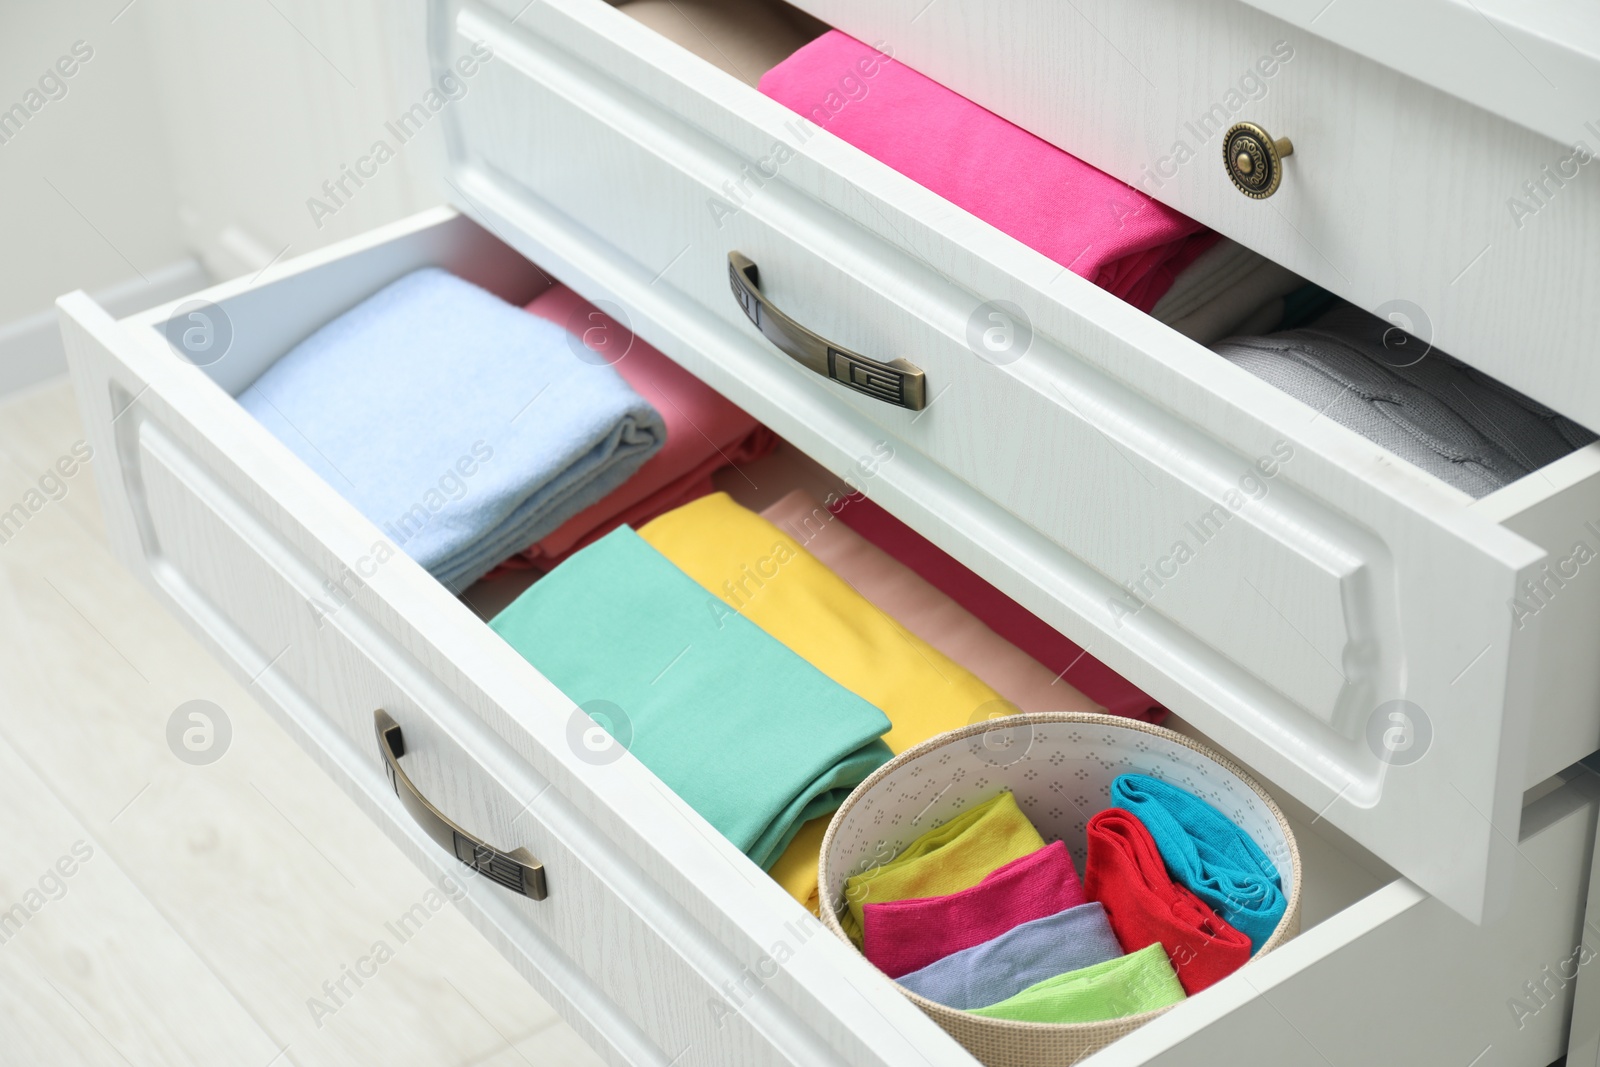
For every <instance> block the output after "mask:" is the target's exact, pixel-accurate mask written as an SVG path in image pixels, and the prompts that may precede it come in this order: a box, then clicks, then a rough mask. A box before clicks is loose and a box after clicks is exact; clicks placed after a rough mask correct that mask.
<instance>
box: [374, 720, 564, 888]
mask: <svg viewBox="0 0 1600 1067" xmlns="http://www.w3.org/2000/svg"><path fill="white" fill-rule="evenodd" d="M373 717H374V719H376V726H377V731H378V751H379V752H381V753H383V761H384V764H385V766H386V767H387V769H388V771H389V782H390V783H391V784H392V785H393V786H394V792H395V796H397V797H399V798H400V804H401V806H402V807H404V808H405V809H406V811H407V813H409V814H410V816H411V817H412V818H413V819H415V820H417V822H418V824H419V825H421V827H422V829H423V830H424V831H425V832H426V833H427V835H428V836H429V837H431V838H433V839H434V840H435V841H437V842H438V843H439V844H440V845H441V846H443V847H444V849H445V850H446V851H448V852H449V853H450V854H451V855H453V856H455V858H456V859H458V860H460V861H461V862H462V863H465V864H466V865H467V866H468V867H471V868H472V869H473V870H475V871H477V872H478V873H479V874H481V875H483V876H484V877H486V878H488V879H489V880H490V881H491V882H495V883H497V884H499V885H503V886H505V887H506V888H507V889H509V890H511V891H512V892H513V893H521V894H522V895H523V896H525V897H529V898H531V899H533V900H543V899H544V898H545V895H546V894H545V888H544V864H542V863H540V862H539V861H538V860H536V859H534V857H533V853H531V852H529V851H528V850H527V849H525V848H518V849H513V850H512V851H510V852H502V851H501V850H500V849H498V848H495V847H494V846H493V845H491V844H489V843H488V842H486V841H484V840H482V839H481V838H477V837H474V836H472V835H471V834H469V833H467V832H466V831H465V830H463V829H462V828H461V827H459V826H457V825H456V824H455V823H453V822H451V821H450V820H449V819H448V818H446V817H445V815H444V813H443V812H442V811H440V810H439V809H438V808H436V807H434V806H433V805H432V804H431V803H429V801H428V798H427V797H425V796H423V795H422V792H421V791H420V790H419V789H418V788H417V787H416V785H415V784H413V783H412V781H411V778H410V776H408V775H407V774H406V772H405V770H404V769H403V768H402V767H401V766H400V757H401V756H404V755H405V754H406V741H405V736H404V735H403V734H402V733H401V732H400V724H399V723H397V722H395V721H394V719H393V718H392V717H391V716H390V715H389V713H388V712H386V711H384V710H383V709H382V708H379V709H378V710H377V712H376V713H375V714H374V716H373Z"/></svg>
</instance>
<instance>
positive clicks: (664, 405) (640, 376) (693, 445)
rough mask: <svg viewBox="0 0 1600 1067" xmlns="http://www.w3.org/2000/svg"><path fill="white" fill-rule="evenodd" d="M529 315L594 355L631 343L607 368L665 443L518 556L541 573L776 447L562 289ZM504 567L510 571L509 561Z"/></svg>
mask: <svg viewBox="0 0 1600 1067" xmlns="http://www.w3.org/2000/svg"><path fill="white" fill-rule="evenodd" d="M528 310H529V311H531V312H532V313H533V314H535V315H537V316H539V317H540V318H542V319H547V320H549V321H550V322H553V323H555V324H557V325H558V326H562V327H565V328H566V329H567V330H569V331H571V332H573V333H575V334H577V335H579V336H584V335H585V334H588V335H589V336H591V337H593V338H599V339H602V341H601V343H600V344H595V345H590V347H591V348H594V349H595V350H596V351H601V352H604V351H605V350H606V346H607V345H613V346H615V345H617V338H619V337H620V338H628V339H631V342H632V343H631V344H629V345H627V346H626V347H625V348H624V355H623V356H622V358H621V359H620V360H618V361H617V362H616V363H614V364H613V366H615V367H616V369H617V373H619V374H621V375H622V377H623V378H624V379H626V381H627V383H628V384H629V385H631V386H633V388H634V391H635V392H637V393H638V394H639V395H640V396H642V397H644V399H645V400H646V401H647V402H648V403H649V404H650V406H651V407H653V408H655V409H656V410H657V411H658V412H660V413H661V417H662V419H663V420H665V422H666V424H667V443H666V444H665V445H663V446H662V448H661V451H660V452H658V453H656V454H655V456H654V457H652V458H651V459H650V461H649V462H648V463H646V464H645V465H644V466H642V467H640V468H639V470H638V471H637V472H636V473H635V474H634V475H633V477H631V478H629V479H628V480H627V481H626V482H624V483H623V484H622V486H621V487H620V488H618V489H617V490H616V491H615V492H613V493H611V494H610V495H609V496H607V497H606V498H605V499H604V500H602V501H600V502H599V503H597V504H595V505H594V506H592V507H590V508H587V509H586V510H584V511H580V512H579V513H578V514H576V515H574V516H573V517H572V518H571V519H568V520H567V521H566V522H565V523H563V524H562V525H561V526H560V527H558V528H557V529H556V530H555V532H554V533H552V534H550V535H549V536H548V537H546V538H544V539H543V540H542V541H540V542H539V543H538V544H536V545H533V546H531V547H529V548H527V549H525V550H524V551H523V552H522V553H521V558H523V559H526V560H528V561H530V562H532V563H533V564H534V565H535V566H537V567H538V568H539V569H540V570H549V569H550V568H551V567H553V566H555V565H556V564H557V563H560V562H561V561H562V560H563V559H565V558H566V557H567V556H569V555H571V554H572V553H573V552H576V551H577V550H578V549H580V548H582V547H584V546H585V545H587V544H589V543H590V542H592V541H596V540H598V539H599V538H601V537H604V536H605V535H606V534H608V533H610V532H611V531H612V530H615V529H616V528H617V527H618V526H622V525H624V524H626V525H628V526H633V527H639V526H642V525H644V524H645V523H647V522H649V521H650V520H651V519H653V518H655V517H656V516H658V515H662V514H664V513H666V512H668V511H671V510H672V509H673V508H676V507H679V506H680V505H683V504H687V503H689V501H691V500H697V499H699V498H700V497H703V496H706V495H707V494H709V493H711V492H712V485H711V475H712V474H713V473H714V472H716V471H719V470H721V469H722V468H723V467H729V466H734V465H736V464H740V463H749V462H750V461H752V460H755V459H759V458H761V457H762V456H764V455H766V454H767V453H768V452H770V451H772V448H773V446H774V445H776V444H777V440H778V439H777V436H776V435H775V434H774V433H773V432H772V431H771V430H769V429H767V428H766V427H765V426H762V425H761V424H760V423H758V422H756V420H755V419H753V418H751V417H750V416H749V415H746V414H745V413H744V412H743V411H741V410H740V409H739V408H738V407H736V406H735V405H734V404H733V403H732V402H731V401H729V400H727V399H726V398H725V397H723V396H722V395H721V394H720V393H718V392H717V391H716V390H715V389H712V388H711V387H710V386H709V385H706V384H705V383H704V382H702V381H701V380H700V379H698V378H696V377H695V376H694V375H692V374H690V373H689V372H688V371H686V370H684V369H683V368H682V367H680V366H678V365H677V364H676V363H674V362H673V361H672V360H670V359H668V358H667V357H666V356H664V355H662V354H661V353H660V352H658V351H657V350H656V349H654V348H652V347H650V346H649V345H647V344H645V343H644V342H643V341H642V340H640V339H639V338H638V337H635V336H633V335H632V334H631V333H629V332H628V331H627V330H625V329H623V327H621V326H619V325H618V324H617V323H616V321H615V320H613V319H611V318H609V317H608V316H606V315H605V314H604V313H602V312H601V311H600V310H599V309H598V308H596V307H595V306H594V305H593V304H591V303H589V302H588V301H587V300H585V299H584V298H583V297H581V296H579V295H578V294H577V293H575V292H573V291H572V290H571V289H568V288H567V287H566V286H564V285H556V286H555V287H554V288H552V289H547V290H545V291H544V292H543V293H540V294H539V296H537V297H535V298H534V300H533V302H532V303H530V304H529V305H528ZM618 347H622V346H618ZM573 358H577V357H573ZM508 562H509V565H510V566H511V567H512V568H514V569H515V568H516V562H515V560H513V561H508Z"/></svg>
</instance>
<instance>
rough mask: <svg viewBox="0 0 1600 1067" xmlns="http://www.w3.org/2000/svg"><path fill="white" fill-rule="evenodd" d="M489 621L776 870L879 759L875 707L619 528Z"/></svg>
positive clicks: (881, 726) (880, 725)
mask: <svg viewBox="0 0 1600 1067" xmlns="http://www.w3.org/2000/svg"><path fill="white" fill-rule="evenodd" d="M490 626H491V627H492V628H493V629H494V631H495V632H496V633H498V634H499V635H500V636H501V637H503V638H505V640H506V641H507V643H509V644H510V645H511V647H512V648H514V649H516V651H517V652H518V653H519V654H521V655H522V656H523V658H525V659H526V660H528V662H530V663H532V664H533V665H534V666H535V667H537V668H539V670H540V672H541V673H543V674H544V676H545V677H546V678H548V679H550V681H551V682H553V683H554V684H555V685H557V686H559V687H560V688H561V690H562V692H563V693H565V694H566V696H567V697H568V698H570V699H571V700H572V701H573V702H574V703H576V704H577V705H578V706H579V707H580V708H583V707H586V706H594V702H604V703H603V704H601V705H600V706H599V707H598V708H597V712H596V715H595V716H594V717H595V718H596V719H597V720H600V721H601V722H602V725H605V722H604V720H606V719H610V720H612V721H611V722H610V724H609V729H608V732H610V733H611V734H612V736H613V738H614V739H615V740H616V741H617V742H618V743H620V744H621V745H622V746H623V747H624V748H626V749H627V751H628V752H630V753H632V754H633V755H634V756H636V757H637V758H638V759H639V761H640V762H642V763H643V764H644V765H645V766H646V767H649V768H650V769H651V770H652V771H654V772H655V774H656V776H657V777H658V778H660V779H661V780H662V781H663V782H665V783H666V785H667V786H668V787H669V788H671V789H672V790H673V792H675V793H677V794H678V796H680V797H681V798H683V800H684V801H685V802H686V803H687V804H688V805H689V806H690V807H692V808H694V810H695V811H697V812H699V813H700V814H701V815H703V816H704V817H705V819H706V821H707V822H709V823H710V824H711V825H712V826H714V827H716V829H717V830H719V831H721V832H722V834H723V835H724V836H726V837H727V838H728V840H730V841H732V842H733V844H734V845H735V846H737V847H738V848H739V849H741V850H742V851H743V852H744V853H745V854H746V855H748V856H749V857H750V858H751V859H752V860H754V861H755V862H756V863H758V864H760V865H761V866H763V867H769V866H771V865H772V864H773V863H774V862H775V861H776V860H777V858H778V856H779V855H781V854H782V852H783V850H784V848H785V847H786V846H787V845H788V844H789V841H790V840H791V839H792V838H793V837H794V835H795V834H796V833H797V832H798V831H799V829H800V826H801V824H802V823H804V822H805V821H806V820H808V819H813V818H816V817H817V816H818V815H821V814H823V813H824V812H828V811H832V810H834V809H835V808H837V807H838V806H839V804H840V803H841V802H842V801H843V800H844V798H845V797H846V796H848V795H849V792H850V790H851V789H852V788H854V787H855V786H856V785H858V784H859V783H860V782H861V781H862V780H863V779H865V778H866V777H867V776H868V775H869V774H871V773H872V772H873V771H874V770H876V769H877V768H878V767H880V766H881V765H882V764H883V763H885V762H886V761H887V760H888V759H889V758H890V753H889V749H888V746H886V745H885V744H884V743H883V742H882V741H881V740H880V739H879V735H880V734H881V733H882V732H883V731H884V730H886V729H888V727H889V720H888V719H887V718H885V717H884V715H883V713H882V712H881V711H879V710H878V709H877V708H874V707H873V706H872V705H870V704H868V703H867V702H866V701H864V700H862V699H861V698H860V697H858V696H856V695H855V694H853V693H851V692H849V691H848V690H846V689H845V688H843V687H842V686H840V685H838V684H836V683H835V682H833V681H831V680H830V679H828V678H827V676H825V675H824V674H822V672H820V671H818V670H817V669H816V668H815V667H813V666H811V665H810V664H809V663H806V662H805V661H804V660H803V659H801V658H800V657H799V656H797V655H795V654H794V653H793V652H790V651H789V650H788V649H787V648H785V647H784V646H783V645H782V644H780V643H779V642H778V641H775V640H773V639H772V638H771V637H770V636H768V635H767V634H766V633H764V632H762V630H761V629H760V628H759V627H757V626H756V625H754V624H753V623H751V622H749V621H748V620H746V619H742V618H740V617H739V616H737V615H732V614H730V615H729V617H727V618H723V619H718V618H716V617H715V616H714V615H713V614H712V613H711V612H708V611H707V610H706V595H705V591H704V590H703V589H701V588H700V586H699V585H697V584H696V583H695V581H694V580H693V579H692V578H690V577H689V576H688V575H686V574H684V573H683V572H682V571H680V570H679V569H678V568H677V567H674V566H673V565H672V564H671V563H670V562H668V560H667V559H666V558H665V557H664V556H662V555H661V554H660V553H659V552H657V551H656V550H655V549H653V548H651V547H650V546H649V545H647V544H645V542H644V541H642V540H640V538H639V537H638V535H636V534H635V533H634V532H633V531H632V530H630V529H627V528H626V527H623V528H622V529H619V530H615V531H613V532H612V533H610V534H607V535H606V536H605V537H603V538H601V539H600V540H599V541H596V542H595V543H594V544H592V545H590V546H589V547H588V548H585V549H582V550H581V551H579V552H578V553H577V554H575V555H574V556H573V557H572V558H571V559H569V560H567V561H566V562H565V563H563V564H561V566H559V567H557V568H556V569H555V570H553V571H551V572H550V573H549V574H548V575H546V576H545V577H544V578H542V579H541V580H540V581H538V582H536V583H535V584H534V585H533V586H532V587H530V588H529V589H528V590H527V591H526V592H525V593H523V594H522V595H521V596H520V597H518V598H517V599H516V600H515V601H514V602H513V603H512V604H511V606H510V607H508V608H506V609H505V611H503V612H501V613H500V614H499V615H498V616H496V617H495V619H494V620H493V622H491V623H490Z"/></svg>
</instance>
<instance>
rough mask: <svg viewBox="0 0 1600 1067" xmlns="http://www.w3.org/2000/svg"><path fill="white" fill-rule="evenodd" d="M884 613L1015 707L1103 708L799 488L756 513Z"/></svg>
mask: <svg viewBox="0 0 1600 1067" xmlns="http://www.w3.org/2000/svg"><path fill="white" fill-rule="evenodd" d="M761 515H762V517H763V518H765V519H766V520H767V521H768V522H770V523H772V524H773V525H774V526H777V527H778V528H779V529H781V530H783V531H785V532H786V533H788V534H789V536H791V537H793V538H794V539H795V540H796V541H798V542H800V544H801V545H803V546H804V547H805V548H806V550H807V551H808V552H810V553H811V554H812V555H813V556H816V557H817V558H818V559H820V560H821V561H822V562H823V563H825V564H827V566H828V569H829V570H831V571H833V573H835V574H837V575H838V576H839V577H841V578H843V579H844V580H845V581H846V582H848V583H849V584H850V585H851V586H852V587H854V588H855V591H856V592H858V593H860V594H861V595H862V596H864V597H866V598H867V599H868V600H869V601H871V602H872V603H873V604H875V605H876V606H877V607H878V608H879V609H880V610H881V611H882V612H883V613H884V614H885V615H887V616H889V617H890V618H891V619H893V620H895V621H896V622H898V623H899V624H900V625H901V626H904V627H905V628H906V629H907V630H909V631H911V632H912V633H913V634H916V635H917V636H918V637H920V638H922V639H923V640H924V641H926V642H928V644H930V645H932V646H933V647H934V648H936V649H938V650H939V651H940V652H943V653H944V654H945V655H947V656H949V657H950V658H951V659H953V660H955V661H956V662H957V663H959V664H961V665H962V666H963V667H965V668H967V670H969V671H971V672H972V673H973V674H976V675H977V676H978V677H979V678H981V679H982V680H983V681H985V682H987V683H988V684H989V687H990V688H991V689H993V690H994V691H995V692H997V693H999V694H1000V695H1001V696H1002V697H1004V698H1005V699H1006V700H1009V701H1010V702H1011V703H1013V704H1015V705H1016V706H1017V709H1018V710H1020V711H1101V710H1103V709H1102V708H1101V707H1100V705H1098V704H1096V703H1095V702H1094V701H1093V700H1090V699H1089V698H1088V697H1087V696H1085V695H1084V694H1083V693H1081V692H1079V691H1078V690H1077V689H1076V688H1074V687H1073V686H1072V684H1071V683H1069V682H1067V681H1065V680H1059V679H1057V678H1056V676H1055V672H1054V671H1051V670H1050V669H1048V668H1047V667H1045V665H1044V664H1042V663H1040V662H1039V661H1038V660H1036V659H1034V658H1033V657H1032V656H1029V655H1028V654H1027V653H1026V652H1023V651H1022V650H1021V649H1019V648H1018V647H1017V646H1016V645H1013V644H1012V643H1011V642H1009V641H1007V640H1006V639H1005V638H1003V637H1001V636H1000V635H999V634H997V633H995V632H994V631H993V630H991V629H989V627H987V626H985V625H984V624H983V621H982V620H980V619H979V618H978V617H977V616H976V615H973V614H972V613H971V612H970V611H968V610H967V609H966V608H963V607H962V606H961V605H960V604H957V603H956V602H955V601H954V600H951V599H950V598H949V597H948V596H946V595H945V594H943V593H941V592H940V591H939V590H937V589H935V588H934V587H933V586H932V585H930V584H929V583H928V582H927V580H925V579H924V578H922V577H921V576H920V575H918V574H917V573H916V572H915V571H913V570H912V569H911V568H910V567H907V566H906V565H905V564H903V563H901V562H899V561H898V560H896V559H894V558H893V557H892V556H890V555H889V554H888V553H887V552H885V551H883V550H882V549H881V548H879V547H878V546H877V545H874V544H873V543H872V542H870V541H868V540H867V539H866V538H864V537H862V536H861V535H860V534H858V533H856V532H855V531H854V530H852V529H850V527H848V526H846V525H845V524H844V523H843V522H841V521H839V519H838V518H836V517H835V516H834V515H833V513H832V512H830V511H829V510H828V509H827V508H825V507H823V506H822V505H821V504H820V503H818V502H817V498H816V497H814V496H812V495H811V494H810V493H808V492H806V491H805V490H804V489H796V490H795V491H794V492H792V493H790V494H789V495H787V496H785V497H783V498H782V499H781V500H779V501H778V502H777V503H775V504H773V505H772V506H771V507H769V508H767V510H765V511H763V512H762V513H761Z"/></svg>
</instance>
